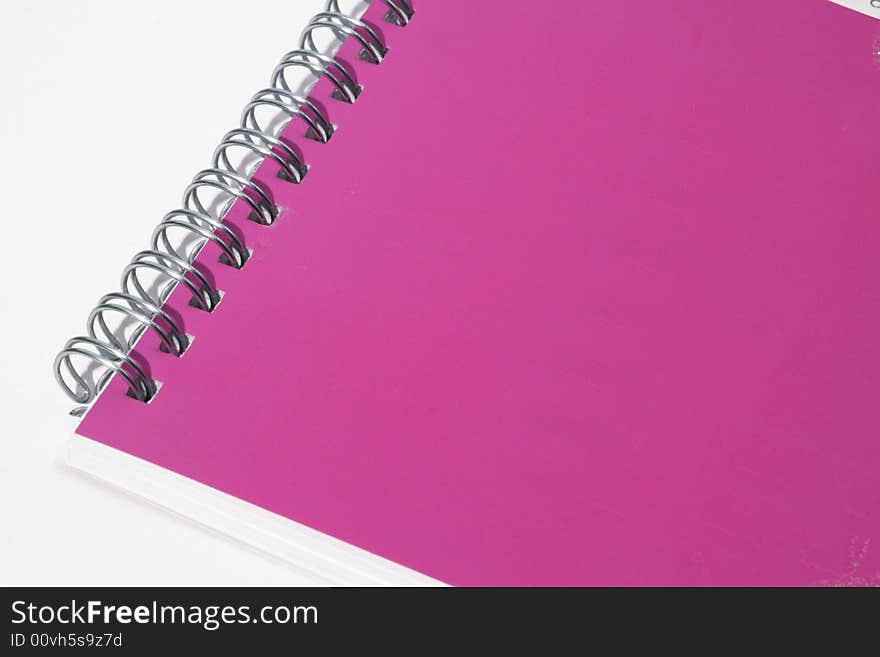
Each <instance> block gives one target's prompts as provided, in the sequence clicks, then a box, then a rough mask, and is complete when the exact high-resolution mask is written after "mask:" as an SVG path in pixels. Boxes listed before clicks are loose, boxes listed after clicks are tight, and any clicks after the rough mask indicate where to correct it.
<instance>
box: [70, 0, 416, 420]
mask: <svg viewBox="0 0 880 657" xmlns="http://www.w3.org/2000/svg"><path fill="white" fill-rule="evenodd" d="M381 1H382V2H383V4H384V5H385V6H386V7H387V8H388V11H387V13H386V14H385V20H386V21H387V22H389V23H392V24H394V25H398V26H405V25H407V24H408V23H409V21H410V19H411V18H412V15H413V9H412V4H411V2H409V0H381ZM318 31H329V32H330V33H331V34H332V35H333V36H334V37H335V38H336V39H337V41H340V42H341V41H345V40H346V39H354V40H356V41H357V43H358V44H359V45H360V52H359V58H360V59H361V60H363V61H366V62H369V63H373V64H379V63H380V62H381V61H382V60H383V59H384V57H385V55H386V54H387V52H388V48H387V47H386V45H385V42H384V40H383V39H382V37H381V35H380V33H379V32H378V31H377V30H375V29H374V28H372V27H371V26H370V25H368V24H367V23H365V22H364V21H362V20H359V19H357V18H354V17H352V16H350V15H348V14H346V13H344V12H343V11H342V10H341V9H340V5H339V0H328V2H327V3H326V6H325V10H324V11H322V12H319V13H317V14H315V15H314V16H313V17H312V18H311V20H310V21H309V22H308V24H307V25H306V27H305V29H304V30H303V31H302V34H301V35H300V38H299V42H298V47H297V48H296V49H295V50H291V51H290V52H288V53H287V54H286V55H284V57H282V59H281V61H280V63H279V64H278V66H277V67H276V68H275V69H274V71H273V72H272V75H271V79H270V85H271V86H270V87H267V88H265V89H262V90H260V91H259V92H257V93H256V94H255V95H254V96H253V98H252V99H251V100H250V102H249V103H248V104H247V105H246V106H245V108H244V110H243V111H242V115H241V121H240V125H239V127H237V128H235V129H233V130H230V131H229V132H227V133H226V134H225V135H224V136H223V138H222V140H221V142H220V144H219V145H218V146H217V148H216V149H215V151H214V154H213V159H212V163H211V167H209V168H207V169H203V170H202V171H200V172H199V173H197V174H196V175H195V177H194V178H193V180H192V182H191V183H190V184H189V185H188V186H187V187H186V189H185V190H184V193H183V200H182V207H181V208H180V209H177V210H173V211H171V212H169V213H168V214H166V215H165V217H164V218H163V219H162V221H161V222H160V223H159V224H158V226H156V229H155V230H154V231H153V235H152V239H151V242H150V248H149V249H147V250H144V251H141V252H139V253H137V254H136V255H135V256H134V258H132V260H131V262H130V263H129V264H128V265H127V266H126V267H125V269H123V272H122V277H121V280H120V288H121V291H120V292H112V293H110V294H107V295H104V296H103V297H101V299H100V300H99V301H98V303H97V304H96V305H95V307H94V308H93V309H92V311H91V313H90V314H89V317H88V321H87V323H86V328H87V335H84V336H77V337H75V338H72V339H70V340H68V341H67V343H66V344H65V345H64V348H63V349H62V350H61V351H60V352H59V353H58V355H57V356H56V358H55V363H54V371H55V378H56V380H57V381H58V383H59V385H60V386H61V388H62V389H63V390H64V392H65V393H66V394H67V395H68V397H70V398H71V399H72V400H73V401H74V402H76V403H77V404H80V405H88V404H90V403H91V402H93V401H94V400H95V398H96V397H97V395H98V393H99V392H100V391H101V390H102V389H103V388H104V387H105V386H106V385H107V383H108V382H109V380H110V378H111V377H112V376H113V375H114V374H115V375H118V376H119V377H121V378H122V379H123V380H124V381H125V383H126V384H127V385H128V395H129V396H131V397H133V398H135V399H137V400H139V401H142V402H148V401H150V400H151V399H152V397H153V396H154V395H155V394H156V391H157V389H158V386H157V384H156V382H155V381H154V380H153V379H152V378H151V377H150V375H149V366H148V363H146V362H144V360H143V358H142V357H141V356H137V355H136V354H133V353H132V350H133V349H134V347H135V345H136V343H137V341H138V340H139V339H140V337H141V336H142V335H143V334H144V332H145V331H147V330H151V331H153V332H154V333H155V334H156V335H157V336H158V337H159V340H160V346H159V348H160V349H161V350H162V351H164V352H167V353H169V354H172V355H174V356H181V355H182V354H183V353H184V352H185V351H186V349H187V348H188V347H189V345H190V342H191V336H189V335H187V334H186V333H185V332H184V330H183V327H182V325H181V322H180V320H179V319H177V318H176V317H175V316H174V314H173V312H171V311H167V310H165V309H164V308H163V305H164V303H165V302H166V301H167V300H168V298H169V297H170V295H171V293H172V292H173V291H174V290H176V289H177V288H178V287H179V286H183V287H184V288H185V289H186V291H187V292H188V293H189V295H190V297H191V298H190V302H189V303H190V305H191V306H194V307H195V308H198V309H200V310H203V311H205V312H212V311H213V310H214V309H215V308H216V307H217V304H218V303H219V301H220V292H219V291H218V290H217V289H216V288H215V287H214V285H213V284H212V282H211V276H210V273H209V272H207V271H206V270H205V269H204V266H203V265H202V264H200V263H196V258H197V257H198V255H199V253H200V252H201V250H202V248H203V247H204V246H205V245H206V244H208V243H209V242H210V243H213V244H215V245H217V247H218V248H219V249H220V251H221V253H222V255H221V257H220V261H221V262H222V263H223V264H225V265H229V266H232V267H234V268H236V269H241V268H242V267H243V266H244V264H245V262H246V261H247V259H248V257H249V256H250V251H249V250H248V249H247V248H246V247H245V245H244V243H243V242H242V240H241V238H240V237H239V236H238V234H237V233H236V231H235V230H234V229H233V228H232V227H231V226H229V225H227V224H226V223H224V218H225V216H226V213H227V212H228V211H229V209H230V208H231V207H232V206H233V204H235V203H236V202H241V203H243V204H244V205H246V206H247V207H248V209H249V215H248V218H249V219H251V220H253V221H255V222H257V223H258V224H261V225H264V226H269V225H271V224H272V223H273V222H274V220H275V218H276V217H277V216H278V212H279V208H277V207H276V206H275V204H274V202H273V201H272V193H271V190H269V189H268V188H266V186H265V185H263V184H261V183H260V182H258V181H256V180H253V178H252V176H253V174H254V172H255V171H256V169H257V168H258V167H259V165H260V164H262V162H264V161H265V160H266V159H271V160H272V161H274V162H275V163H276V164H277V165H278V167H279V173H278V177H279V178H280V179H282V180H285V181H287V182H290V183H294V184H298V183H300V182H302V180H303V178H304V177H305V175H306V172H307V171H308V165H307V164H306V163H305V162H304V161H303V159H302V157H301V156H300V155H299V153H298V151H297V149H296V146H295V144H293V143H290V142H289V141H286V140H285V139H284V138H283V137H282V135H283V133H284V131H285V129H286V127H287V125H288V124H289V123H290V122H291V121H293V120H294V119H296V118H298V119H299V120H301V121H302V122H303V123H304V124H305V126H306V128H307V131H306V135H305V136H306V137H308V138H310V139H313V140H315V141H318V142H321V143H326V142H328V141H329V140H330V138H331V137H332V135H333V131H334V126H333V123H332V122H331V121H330V118H329V117H328V116H327V114H326V112H325V110H323V109H322V108H321V107H320V106H318V105H317V104H316V103H314V102H313V101H312V100H310V99H309V98H308V96H307V95H306V94H303V95H301V94H299V93H297V92H296V91H295V87H293V86H292V85H291V84H290V82H289V80H288V79H287V77H286V75H287V72H288V70H290V69H293V68H300V69H305V71H307V72H308V73H309V74H310V75H311V76H312V77H313V78H314V80H315V81H317V80H318V79H320V78H326V79H327V80H328V81H329V82H330V83H331V85H332V86H333V94H332V95H333V97H334V98H336V99H337V100H340V101H342V102H346V103H354V102H355V100H357V98H358V96H359V95H360V92H361V87H360V85H359V84H358V83H357V81H356V79H355V76H354V73H353V72H352V70H351V69H350V67H349V65H348V64H346V63H345V62H343V61H340V60H337V59H336V58H334V57H331V56H329V55H327V54H324V53H323V52H321V51H320V49H319V48H318V47H317V44H316V42H315V34H316V33H317V32H318ZM266 112H269V113H272V114H273V117H274V118H273V119H272V120H270V121H265V120H261V119H260V118H259V115H260V114H261V113H263V114H265V113H266ZM279 119H280V120H279ZM236 151H239V152H243V153H244V155H245V157H244V158H242V159H241V160H240V161H239V163H238V164H235V162H234V160H233V158H232V157H231V156H230V154H231V153H234V152H236ZM209 194H210V195H211V198H210V199H209V198H208V195H209ZM174 235H177V236H178V239H176V240H175V238H174ZM181 236H182V237H181ZM147 275H149V276H151V280H149V281H148V280H145V279H144V278H143V277H144V276H147ZM110 316H115V317H116V318H117V320H119V321H120V322H121V324H120V325H119V326H117V328H116V329H115V330H114V329H113V328H112V327H111V324H110V323H109V322H108V318H109V317H110ZM125 325H127V326H128V327H129V328H131V330H130V332H128V333H126V330H125ZM84 410H85V408H84V407H80V408H77V409H74V411H73V412H72V413H73V414H75V415H81V414H82V413H83V412H84Z"/></svg>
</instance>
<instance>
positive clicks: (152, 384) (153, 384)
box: [125, 379, 164, 404]
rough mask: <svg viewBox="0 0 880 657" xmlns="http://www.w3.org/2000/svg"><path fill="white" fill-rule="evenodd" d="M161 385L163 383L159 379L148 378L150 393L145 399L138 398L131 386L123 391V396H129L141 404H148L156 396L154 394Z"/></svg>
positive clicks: (156, 393) (157, 392)
mask: <svg viewBox="0 0 880 657" xmlns="http://www.w3.org/2000/svg"><path fill="white" fill-rule="evenodd" d="M163 385H164V384H163V383H162V382H161V381H157V380H156V379H150V395H149V396H148V397H147V398H146V399H140V398H139V397H138V396H137V395H136V394H135V392H134V390H132V389H131V388H129V389H128V390H126V391H125V396H126V397H131V398H132V399H134V400H135V401H139V402H141V403H142V404H150V403H152V401H153V400H154V399H155V398H156V395H158V394H159V390H161V389H162V386H163Z"/></svg>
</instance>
